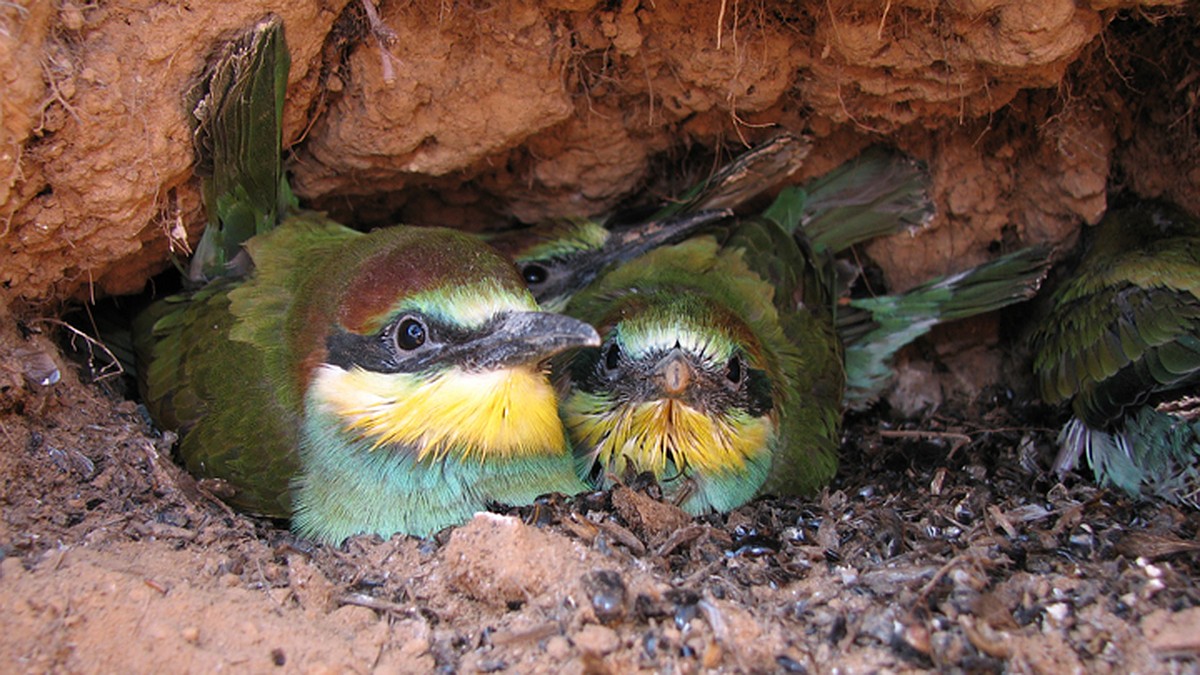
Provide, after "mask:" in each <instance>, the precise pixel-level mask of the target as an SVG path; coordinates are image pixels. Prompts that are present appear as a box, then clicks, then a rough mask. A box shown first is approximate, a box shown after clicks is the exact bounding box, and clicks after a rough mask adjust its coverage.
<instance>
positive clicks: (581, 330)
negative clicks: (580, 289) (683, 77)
mask: <svg viewBox="0 0 1200 675" xmlns="http://www.w3.org/2000/svg"><path fill="white" fill-rule="evenodd" d="M598 346H600V335H599V334H598V333H596V329H595V328H592V327H591V326H590V325H588V324H586V323H584V322H582V321H580V320H578V319H572V318H571V317H569V316H565V315H563V314H553V313H550V312H511V313H509V314H505V315H503V316H502V317H501V318H500V319H499V320H498V323H495V324H493V325H492V326H491V330H489V331H488V333H487V334H486V335H483V336H480V337H479V338H476V339H474V340H471V341H470V342H467V343H465V344H463V345H461V346H460V347H459V348H460V349H461V350H462V351H461V354H460V355H459V358H458V359H456V360H457V361H458V362H459V364H460V365H462V366H463V367H465V368H468V369H470V370H492V369H495V368H503V367H505V366H515V365H520V364H523V363H538V362H541V361H545V360H546V359H548V358H550V357H551V356H554V355H555V354H558V353H560V352H564V351H566V350H568V349H575V348H577V347H598Z"/></svg>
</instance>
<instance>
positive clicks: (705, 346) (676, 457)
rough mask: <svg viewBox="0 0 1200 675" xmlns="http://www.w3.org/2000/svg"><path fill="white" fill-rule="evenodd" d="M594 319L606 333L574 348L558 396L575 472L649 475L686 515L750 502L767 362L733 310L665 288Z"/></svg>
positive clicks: (764, 415)
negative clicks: (733, 489)
mask: <svg viewBox="0 0 1200 675" xmlns="http://www.w3.org/2000/svg"><path fill="white" fill-rule="evenodd" d="M599 326H600V330H601V333H602V335H603V336H604V340H603V342H602V343H601V345H600V347H599V348H594V349H585V350H581V351H579V352H578V353H577V354H576V355H575V356H574V358H573V360H572V364H571V368H570V372H569V376H570V380H571V382H570V384H571V391H570V392H569V393H568V394H567V395H566V396H565V398H564V400H563V404H562V408H563V419H564V421H565V422H566V425H567V429H568V431H569V433H570V435H571V438H572V440H573V442H574V444H575V448H576V454H577V456H578V457H580V461H581V463H582V464H583V467H582V469H581V471H587V472H588V473H590V474H592V475H593V477H596V478H598V480H599V481H600V482H601V483H605V482H608V481H610V480H611V478H613V477H615V478H618V479H620V478H622V477H627V476H629V475H636V474H640V473H643V472H650V473H652V474H653V475H654V476H655V477H656V478H657V479H658V481H659V483H660V484H661V485H662V487H663V489H664V493H665V494H669V495H672V496H673V497H674V498H675V499H676V501H678V502H679V503H680V504H681V506H683V508H685V509H686V510H688V511H691V512H693V513H700V512H704V511H708V510H710V509H714V508H715V509H717V510H727V509H729V508H732V507H733V506H737V505H738V504H740V503H742V502H744V501H745V500H746V499H748V498H749V496H750V495H752V494H753V491H754V490H755V489H757V487H758V485H759V484H761V482H762V480H763V476H764V474H765V471H766V468H767V466H769V464H770V453H771V446H772V444H773V442H774V438H775V433H776V432H775V430H776V425H777V417H776V414H775V413H776V411H775V410H774V409H775V404H774V394H773V388H772V382H771V378H770V376H769V375H768V372H769V370H770V369H771V366H770V364H768V362H767V357H766V355H765V353H764V350H763V348H762V345H761V344H760V343H759V341H758V339H757V338H756V337H755V335H754V333H753V332H752V331H751V330H750V328H749V327H748V326H747V325H746V324H745V323H744V321H743V320H742V319H741V318H740V317H739V316H738V314H737V313H736V312H734V311H732V310H731V309H729V308H728V307H726V306H724V305H723V304H722V303H719V302H717V301H715V300H714V299H712V298H710V297H707V296H705V295H704V294H703V293H700V292H697V291H696V290H695V289H670V288H661V289H657V290H655V291H652V292H648V293H646V292H636V291H635V292H630V293H628V294H626V295H624V296H623V297H621V298H619V299H617V300H616V301H615V302H614V303H612V305H611V311H610V312H609V314H608V315H607V317H605V319H604V321H602V322H601V323H600V324H599ZM723 481H725V482H726V483H728V482H733V483H736V484H738V485H741V486H743V487H744V488H746V489H748V490H749V494H741V495H739V496H737V497H734V496H733V495H731V494H730V493H729V490H727V489H725V488H722V487H720V485H721V484H722V482H723ZM734 502H736V503H734Z"/></svg>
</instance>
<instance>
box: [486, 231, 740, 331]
mask: <svg viewBox="0 0 1200 675" xmlns="http://www.w3.org/2000/svg"><path fill="white" fill-rule="evenodd" d="M730 214H731V212H730V211H728V210H725V209H713V210H707V211H701V212H698V213H686V214H683V215H677V216H672V217H670V218H663V219H659V220H651V221H649V222H643V223H638V224H636V225H627V226H611V227H610V226H607V225H602V224H600V223H599V222H597V221H595V220H592V219H589V218H569V219H560V220H556V221H551V222H547V223H542V224H539V225H535V226H533V227H531V228H527V229H523V230H513V231H510V232H505V233H503V234H501V235H497V236H496V237H494V238H493V239H491V240H489V241H490V243H491V244H492V245H493V246H495V247H496V248H497V249H498V250H500V251H501V252H502V253H504V254H506V255H508V256H509V257H510V258H511V259H512V260H513V262H514V263H516V265H517V269H518V270H520V272H521V276H522V277H523V278H524V279H525V283H526V285H528V287H529V290H530V291H532V292H533V295H534V297H536V298H537V301H538V303H540V304H541V306H542V307H545V308H546V309H549V310H551V311H559V310H561V309H563V308H564V307H565V306H566V304H567V301H568V300H569V299H570V298H571V296H572V295H573V294H575V293H576V292H578V291H579V290H581V289H583V288H584V287H585V286H587V285H588V284H589V283H591V282H592V281H593V280H594V279H595V278H596V277H597V276H598V275H599V274H600V273H601V272H603V271H604V270H605V269H607V268H609V267H612V266H615V265H618V264H620V263H623V262H627V261H630V260H633V259H634V258H636V257H638V256H640V255H642V254H644V253H646V252H647V251H650V250H653V249H655V248H658V247H660V246H666V245H668V244H672V243H674V242H677V241H681V240H683V239H685V238H687V237H688V236H690V235H691V234H693V233H695V232H696V231H697V230H699V229H701V228H702V227H704V226H705V225H708V224H709V223H712V222H715V221H717V220H720V219H722V218H726V217H728V216H729V215H730Z"/></svg>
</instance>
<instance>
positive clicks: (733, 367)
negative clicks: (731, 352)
mask: <svg viewBox="0 0 1200 675" xmlns="http://www.w3.org/2000/svg"><path fill="white" fill-rule="evenodd" d="M725 377H727V378H729V381H730V382H732V383H734V384H738V383H740V382H741V381H742V361H741V359H739V358H738V357H736V356H735V357H733V358H732V359H729V365H727V366H726V367H725Z"/></svg>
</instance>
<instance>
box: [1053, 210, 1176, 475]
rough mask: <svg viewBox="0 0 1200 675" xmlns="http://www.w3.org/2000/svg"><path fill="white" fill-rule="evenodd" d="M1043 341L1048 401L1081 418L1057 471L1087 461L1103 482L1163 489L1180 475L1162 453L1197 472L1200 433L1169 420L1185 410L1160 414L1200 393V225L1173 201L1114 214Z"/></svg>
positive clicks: (1061, 297)
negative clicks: (1159, 457) (1174, 475)
mask: <svg viewBox="0 0 1200 675" xmlns="http://www.w3.org/2000/svg"><path fill="white" fill-rule="evenodd" d="M1033 339H1034V348H1035V356H1034V372H1035V375H1036V376H1037V379H1038V382H1039V384H1040V387H1041V391H1042V398H1043V399H1044V400H1045V401H1046V402H1047V403H1051V404H1061V405H1066V406H1068V407H1069V408H1070V411H1071V415H1072V418H1071V420H1070V421H1069V422H1068V423H1067V425H1066V426H1065V427H1064V428H1063V432H1062V434H1060V437H1059V444H1060V452H1059V455H1058V457H1057V458H1056V460H1055V465H1054V468H1055V469H1056V470H1057V471H1059V472H1060V473H1062V472H1065V471H1067V470H1069V469H1070V468H1072V467H1073V466H1074V465H1075V463H1076V462H1077V461H1078V458H1079V457H1080V456H1082V455H1087V457H1088V458H1089V463H1090V464H1091V466H1092V469H1093V472H1094V473H1095V475H1096V477H1097V479H1099V480H1100V481H1101V482H1102V483H1112V484H1115V485H1117V486H1119V487H1121V488H1123V489H1125V490H1126V491H1128V492H1130V493H1132V494H1140V493H1141V492H1142V489H1143V487H1146V488H1150V489H1151V490H1157V488H1156V485H1159V484H1161V483H1162V482H1163V481H1164V480H1166V479H1167V478H1166V476H1167V474H1168V473H1170V471H1171V470H1170V469H1168V468H1167V467H1166V465H1165V464H1163V463H1162V462H1159V461H1156V460H1152V459H1151V457H1152V456H1153V455H1155V454H1156V453H1157V452H1158V451H1155V450H1154V448H1155V447H1158V448H1160V449H1164V450H1169V452H1167V453H1166V455H1163V457H1164V458H1165V457H1166V456H1167V455H1174V457H1175V460H1173V461H1175V462H1176V464H1175V465H1176V467H1177V468H1178V469H1180V470H1185V471H1192V472H1194V471H1195V469H1194V468H1191V469H1187V468H1186V467H1194V465H1195V463H1196V462H1197V459H1198V458H1200V446H1197V442H1196V438H1197V436H1196V435H1195V432H1194V431H1191V430H1189V429H1190V427H1188V426H1187V425H1190V424H1191V422H1189V421H1188V420H1187V419H1185V418H1181V417H1179V416H1177V415H1172V414H1171V413H1169V412H1167V411H1166V408H1172V407H1173V408H1179V407H1180V406H1179V405H1174V406H1171V405H1167V406H1166V408H1164V409H1163V410H1155V408H1156V407H1157V406H1160V404H1171V403H1179V402H1180V401H1186V399H1187V398H1188V397H1192V396H1195V394H1196V387H1197V385H1198V384H1200V221H1198V220H1197V219H1195V218H1193V217H1192V216H1190V215H1189V214H1187V213H1185V212H1183V211H1182V210H1180V209H1179V208H1177V207H1174V206H1172V205H1169V204H1165V203H1161V202H1149V201H1143V202H1137V203H1134V204H1131V205H1127V206H1124V207H1122V208H1117V209H1112V210H1110V212H1109V213H1108V214H1106V215H1105V217H1104V218H1103V219H1102V220H1101V222H1100V224H1099V225H1097V226H1096V231H1095V232H1094V233H1093V236H1092V241H1091V243H1090V246H1089V247H1088V248H1087V250H1086V252H1085V253H1084V254H1083V256H1082V258H1081V259H1080V261H1079V264H1078V266H1077V269H1076V270H1075V272H1074V273H1073V274H1072V276H1071V277H1070V278H1069V279H1068V280H1067V281H1066V282H1065V283H1063V284H1062V285H1061V286H1060V287H1059V288H1058V289H1056V291H1055V292H1054V294H1053V295H1052V297H1051V298H1050V300H1049V307H1048V311H1047V314H1046V316H1045V317H1044V319H1043V321H1042V322H1041V323H1040V324H1039V326H1038V327H1037V329H1036V331H1035V333H1034V338H1033ZM1183 407H1184V408H1189V407H1191V408H1194V407H1195V406H1194V401H1193V403H1192V404H1185V405H1183ZM1193 417H1194V415H1193ZM1180 425H1183V426H1180ZM1168 434H1177V435H1178V437H1177V439H1176V440H1174V441H1170V440H1168ZM1158 454H1162V453H1158ZM1164 461H1165V459H1164ZM1198 484H1200V483H1198Z"/></svg>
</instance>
